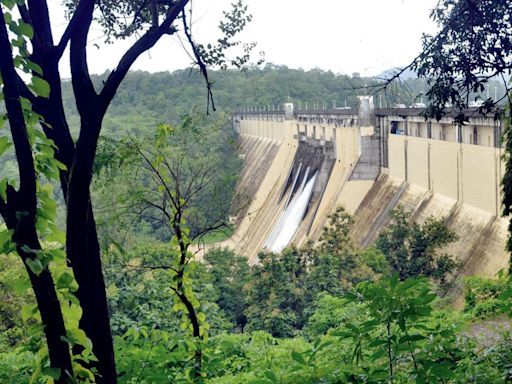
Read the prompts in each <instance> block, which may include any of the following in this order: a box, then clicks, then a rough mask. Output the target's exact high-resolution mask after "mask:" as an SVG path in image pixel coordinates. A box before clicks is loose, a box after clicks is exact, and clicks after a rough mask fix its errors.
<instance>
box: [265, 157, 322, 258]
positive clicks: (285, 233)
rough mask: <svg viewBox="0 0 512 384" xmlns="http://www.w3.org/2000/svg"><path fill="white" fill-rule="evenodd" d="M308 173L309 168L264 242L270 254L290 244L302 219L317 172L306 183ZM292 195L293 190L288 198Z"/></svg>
mask: <svg viewBox="0 0 512 384" xmlns="http://www.w3.org/2000/svg"><path fill="white" fill-rule="evenodd" d="M308 173H309V167H308V168H307V169H306V173H305V175H304V178H303V180H302V183H301V186H300V188H299V189H298V190H297V192H296V193H295V196H294V197H293V198H292V200H291V202H290V203H289V204H288V206H287V207H286V208H285V210H284V211H283V213H282V214H281V216H280V217H279V220H278V222H277V224H276V225H275V227H274V229H273V230H272V232H271V234H270V236H269V237H268V239H267V241H266V242H265V248H267V249H268V250H269V251H271V252H275V253H277V252H281V251H282V250H283V249H284V248H285V247H286V246H287V245H288V244H289V243H290V241H291V240H292V238H293V236H294V235H295V233H296V232H297V229H298V228H299V226H300V223H301V221H302V219H303V218H304V214H305V213H306V209H307V207H308V204H309V201H310V200H311V195H312V194H313V187H314V185H315V181H316V179H317V175H318V172H315V174H314V175H313V177H311V178H310V179H309V181H307V182H306V180H307V177H308ZM292 193H293V188H292V189H291V190H290V192H289V194H290V196H291V194H292Z"/></svg>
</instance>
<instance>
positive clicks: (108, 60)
mask: <svg viewBox="0 0 512 384" xmlns="http://www.w3.org/2000/svg"><path fill="white" fill-rule="evenodd" d="M232 1H233V0H195V1H194V3H193V5H194V20H195V21H194V24H193V27H194V34H195V38H196V40H198V41H199V42H201V43H208V42H213V41H214V39H215V37H217V36H216V32H215V31H216V26H217V24H218V22H219V20H220V19H221V18H222V10H223V9H228V8H229V5H230V3H231V2H232ZM436 3H437V0H315V1H304V0H246V4H248V5H249V10H250V13H251V14H252V15H253V21H252V23H250V25H249V26H248V27H247V29H246V31H245V32H244V34H243V36H242V37H241V38H242V40H244V41H256V42H258V46H257V48H256V51H257V52H259V51H264V52H265V60H266V62H270V63H274V64H281V65H287V66H289V67H291V68H303V69H305V70H307V69H311V68H315V67H318V68H321V69H325V70H332V71H333V72H336V73H345V74H351V73H353V72H359V73H361V74H362V75H376V74H378V73H380V72H382V71H383V70H385V69H389V68H392V67H395V66H401V65H405V64H407V63H408V62H409V61H410V60H411V59H412V58H413V57H414V56H415V55H416V54H417V53H418V52H419V50H420V47H421V42H420V39H421V35H422V33H434V32H435V30H436V28H435V25H434V24H433V23H432V21H430V20H429V13H430V10H431V9H432V8H433V7H434V6H435V4H436ZM50 10H51V15H52V19H53V20H52V21H53V24H54V25H55V32H56V35H57V36H58V35H59V33H61V31H62V30H63V28H64V26H65V19H64V16H63V8H62V7H61V6H60V1H59V0H50ZM129 43H130V42H129V41H121V42H116V43H115V44H113V45H105V44H103V36H102V32H101V29H100V28H99V27H94V28H93V30H92V32H91V34H90V42H89V44H90V49H89V56H88V59H89V67H90V70H91V72H92V73H102V72H104V71H105V70H107V69H113V68H115V66H116V63H117V61H118V60H119V58H120V57H121V55H122V53H123V52H124V51H125V50H126V49H127V47H128V46H129ZM97 47H99V48H97ZM66 57H67V56H66ZM190 63H191V60H190V58H189V57H188V56H187V54H186V53H185V52H184V51H183V49H182V48H181V46H180V43H179V41H177V39H176V38H175V37H166V38H165V39H163V40H162V41H160V42H159V43H158V44H157V45H156V46H155V47H154V48H153V49H152V50H151V51H150V52H149V53H146V54H144V55H143V56H142V57H141V58H139V60H138V61H137V62H136V63H135V64H134V66H133V69H141V70H146V71H150V72H156V71H172V70H175V69H180V68H185V67H187V66H189V65H190ZM61 71H62V75H63V76H65V77H68V76H69V64H68V62H67V61H65V62H63V63H62V66H61Z"/></svg>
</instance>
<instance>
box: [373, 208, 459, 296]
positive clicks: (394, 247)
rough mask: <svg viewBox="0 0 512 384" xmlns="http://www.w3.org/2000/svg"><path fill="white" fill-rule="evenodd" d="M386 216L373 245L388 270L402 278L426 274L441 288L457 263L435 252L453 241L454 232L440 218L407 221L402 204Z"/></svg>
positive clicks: (407, 216) (409, 215)
mask: <svg viewBox="0 0 512 384" xmlns="http://www.w3.org/2000/svg"><path fill="white" fill-rule="evenodd" d="M390 216H391V220H392V222H391V224H390V225H389V226H388V227H387V228H386V229H384V230H383V231H382V232H381V233H380V234H379V238H378V240H377V248H378V249H379V250H380V251H381V252H382V253H383V254H384V255H385V256H386V258H387V260H388V262H389V266H390V268H391V270H392V271H393V272H396V273H398V276H399V277H400V279H402V280H405V279H407V278H409V277H413V276H426V277H430V278H432V279H434V280H435V281H437V282H438V283H439V284H440V285H441V286H443V287H444V286H445V285H446V283H447V280H446V279H447V277H448V275H449V274H450V273H452V272H454V271H455V270H456V268H457V266H458V264H457V262H456V261H454V260H453V258H452V257H451V256H449V255H447V254H439V253H438V252H439V250H440V249H442V248H443V247H444V246H446V245H447V244H450V243H451V242H453V241H455V240H456V239H457V235H456V234H455V233H454V232H453V231H451V230H449V229H448V228H447V227H446V225H445V224H444V222H443V220H442V219H436V218H434V217H429V218H428V219H427V220H425V222H424V223H423V224H419V223H417V222H411V213H410V212H408V211H407V210H405V209H404V208H403V207H398V208H396V209H395V210H393V211H391V212H390Z"/></svg>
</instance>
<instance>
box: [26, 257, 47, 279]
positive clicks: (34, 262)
mask: <svg viewBox="0 0 512 384" xmlns="http://www.w3.org/2000/svg"><path fill="white" fill-rule="evenodd" d="M25 262H26V263H27V265H28V266H29V268H30V269H31V270H32V272H34V273H35V274H36V275H39V274H40V273H41V272H43V269H44V268H43V264H41V260H39V259H38V258H35V259H30V258H28V259H27V260H26V261H25Z"/></svg>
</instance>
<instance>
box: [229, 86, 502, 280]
mask: <svg viewBox="0 0 512 384" xmlns="http://www.w3.org/2000/svg"><path fill="white" fill-rule="evenodd" d="M358 105H359V106H358V108H357V110H353V109H347V108H342V109H332V110H303V109H297V108H295V106H294V105H293V104H290V103H286V104H284V105H283V107H282V108H280V109H279V110H276V109H275V108H270V107H267V108H261V107H260V108H246V109H244V110H241V111H238V112H236V113H235V114H234V115H233V127H234V129H235V131H236V132H237V134H238V140H239V151H240V156H241V158H243V159H244V168H243V171H242V174H241V176H240V181H239V184H238V189H237V193H238V194H239V195H240V196H243V197H245V198H246V201H247V204H245V206H240V207H238V208H239V209H238V210H237V212H236V216H235V219H234V220H235V222H236V230H235V232H234V234H233V236H232V237H231V238H230V239H229V240H228V241H226V242H225V243H223V245H227V246H229V247H231V248H233V249H235V250H236V251H237V252H239V253H240V254H243V255H245V256H246V257H248V259H249V262H250V263H256V262H257V261H258V258H257V255H258V252H260V251H261V250H263V249H265V250H268V251H274V252H279V251H280V250H281V249H283V248H284V247H285V246H287V245H289V244H295V245H297V246H300V245H302V244H304V243H305V242H306V241H307V240H309V239H311V240H313V241H315V240H317V239H318V238H319V236H320V234H321V231H322V228H323V226H324V225H325V224H326V222H327V217H328V216H329V214H330V213H332V212H333V211H334V210H335V209H336V208H337V207H338V206H343V207H344V208H345V209H346V210H347V211H348V212H349V213H350V214H351V215H352V216H353V219H354V224H353V226H352V229H351V237H352V239H353V241H354V242H355V243H356V244H357V245H359V246H361V247H367V246H369V245H371V244H372V243H373V242H374V241H375V240H376V239H377V237H378V233H379V231H380V230H381V229H382V228H384V227H386V225H387V224H388V223H389V221H390V219H389V212H390V211H391V210H392V209H393V208H395V207H397V206H398V205H401V206H404V207H405V208H407V209H409V210H411V211H412V212H413V219H414V220H417V221H420V222H421V221H423V220H425V219H426V218H428V217H430V216H434V217H436V218H443V220H444V221H445V223H446V225H447V226H448V227H449V228H450V229H452V230H453V231H455V232H456V233H457V235H458V236H459V239H458V240H457V241H456V242H455V243H453V244H452V245H450V247H449V249H447V250H446V252H448V253H449V254H452V255H454V256H455V257H457V258H458V259H459V260H460V261H461V262H462V265H463V267H462V268H461V270H460V271H459V272H458V273H460V274H462V275H483V276H493V275H495V274H496V273H497V272H498V271H499V270H501V269H503V268H506V267H507V265H508V260H509V255H508V253H507V252H506V251H505V243H506V238H507V225H508V220H507V219H506V218H503V217H501V215H500V209H501V185H500V183H501V179H502V175H503V172H504V164H503V161H502V143H501V134H502V125H501V124H502V123H501V121H499V120H494V119H493V118H492V117H489V116H484V115H482V114H480V113H479V112H478V110H477V109H476V108H474V109H469V110H467V111H466V116H467V119H468V122H467V123H466V124H464V125H454V123H453V118H452V117H451V116H450V115H448V116H445V117H443V118H442V119H441V120H439V121H435V120H433V121H431V120H426V119H425V118H424V116H423V115H422V113H423V109H422V108H389V109H375V108H374V106H373V99H372V98H371V97H369V96H364V97H359V103H358Z"/></svg>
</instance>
